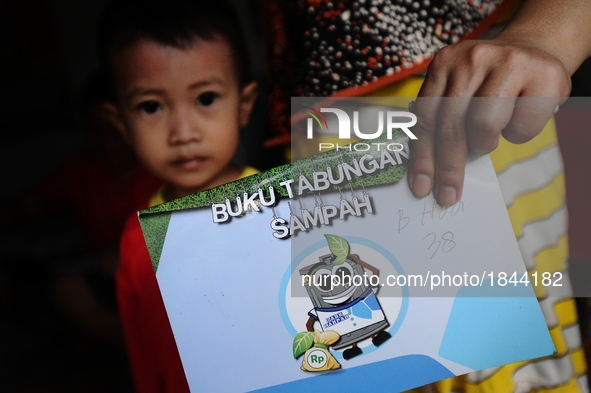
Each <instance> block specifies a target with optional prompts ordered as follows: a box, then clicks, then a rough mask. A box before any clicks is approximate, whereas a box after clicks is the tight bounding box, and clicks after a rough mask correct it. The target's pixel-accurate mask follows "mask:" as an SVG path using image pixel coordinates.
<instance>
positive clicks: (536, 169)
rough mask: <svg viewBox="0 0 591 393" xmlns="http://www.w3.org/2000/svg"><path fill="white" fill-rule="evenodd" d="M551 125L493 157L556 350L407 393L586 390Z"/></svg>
mask: <svg viewBox="0 0 591 393" xmlns="http://www.w3.org/2000/svg"><path fill="white" fill-rule="evenodd" d="M421 83H422V79H421V78H418V77H413V78H409V79H408V80H406V81H402V82H399V83H398V84H395V85H392V86H389V87H387V88H385V89H382V90H380V91H376V92H374V93H373V94H372V96H375V97H379V96H381V97H387V96H390V97H394V96H398V97H401V96H405V97H414V96H416V95H417V94H418V91H419V88H420V86H421ZM555 128H556V127H555V123H554V120H553V119H551V120H550V121H549V122H548V124H547V125H546V127H545V128H544V130H543V131H542V132H541V134H540V135H538V136H537V137H536V138H534V139H533V140H532V141H530V142H528V143H525V144H520V145H514V144H511V143H509V142H507V141H506V140H504V139H502V140H501V141H500V142H499V147H498V148H497V149H496V150H495V151H494V152H493V153H492V154H491V158H492V161H493V166H494V168H495V171H496V172H497V174H498V176H499V183H500V185H501V190H502V192H503V195H504V197H505V201H506V203H507V205H508V212H509V216H510V218H511V222H512V225H513V229H514V231H515V235H516V237H517V239H518V241H519V246H520V249H521V251H522V254H523V256H524V260H525V262H526V266H527V268H528V271H529V274H530V277H533V276H532V275H537V280H538V286H537V287H536V295H537V296H538V300H539V301H540V305H541V307H542V310H543V312H544V317H545V319H546V322H547V324H548V327H549V330H550V334H551V336H552V339H553V340H554V343H555V345H556V348H557V353H556V354H555V355H553V356H548V357H544V358H541V359H532V360H529V361H523V362H518V363H513V364H508V365H504V366H502V367H496V368H494V369H489V370H482V371H478V372H473V373H470V374H467V375H465V376H460V377H455V378H451V379H447V380H443V381H440V382H437V383H435V384H433V385H432V386H429V388H418V389H415V390H412V392H428V391H432V390H429V389H433V388H435V389H436V390H437V391H438V392H439V393H455V392H465V393H523V392H536V393H538V392H539V393H542V392H548V393H555V392H556V393H558V392H569V393H572V392H588V388H587V379H586V370H587V366H586V364H585V357H584V355H583V350H582V348H581V339H580V335H579V331H578V325H577V314H576V308H575V302H574V300H573V299H572V294H571V291H570V285H569V284H568V272H567V269H566V261H567V257H568V254H567V252H568V248H567V236H566V223H565V219H566V213H565V192H564V175H563V173H562V162H561V160H560V156H559V151H558V147H557V138H556V130H555ZM544 273H549V274H550V275H554V274H555V273H556V274H561V275H562V278H561V281H560V283H561V284H563V286H562V287H545V286H543V285H541V283H542V281H541V280H542V279H543V274H544ZM551 279H555V277H554V276H551ZM483 356H486V354H483Z"/></svg>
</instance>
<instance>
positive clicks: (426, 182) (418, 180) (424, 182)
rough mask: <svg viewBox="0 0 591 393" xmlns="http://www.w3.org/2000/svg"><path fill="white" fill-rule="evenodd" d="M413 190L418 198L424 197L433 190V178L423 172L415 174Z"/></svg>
mask: <svg viewBox="0 0 591 393" xmlns="http://www.w3.org/2000/svg"><path fill="white" fill-rule="evenodd" d="M412 191H413V193H414V194H415V196H416V197H418V198H424V197H426V196H427V195H429V193H430V192H431V178H430V177H429V176H427V175H424V174H422V173H418V174H416V175H415V177H414V178H413V181H412Z"/></svg>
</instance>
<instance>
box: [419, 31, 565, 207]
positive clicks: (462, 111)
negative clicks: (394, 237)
mask: <svg viewBox="0 0 591 393" xmlns="http://www.w3.org/2000/svg"><path fill="white" fill-rule="evenodd" d="M570 89H571V80H570V75H569V72H568V71H567V70H566V68H565V66H564V65H563V63H562V62H561V61H560V60H559V59H558V57H556V56H553V55H551V54H550V53H548V52H546V51H543V50H540V49H538V48H536V47H535V45H532V44H530V43H524V42H518V41H511V42H509V41H507V40H502V39H493V40H488V41H462V42H459V43H457V44H454V45H450V46H448V47H445V48H443V49H442V50H440V51H439V52H438V53H437V54H436V56H435V58H434V59H433V62H432V63H431V65H430V66H429V69H428V72H427V77H426V79H425V83H424V84H423V86H422V88H421V91H420V93H419V97H418V98H417V101H416V102H415V106H414V108H413V111H414V113H415V114H416V115H417V119H418V122H417V125H416V126H414V127H413V132H414V133H415V135H416V136H417V138H418V139H417V140H415V141H413V143H412V154H411V160H410V167H409V185H410V188H411V190H412V192H413V193H414V195H415V196H416V197H419V198H423V197H425V196H427V195H429V193H430V192H431V191H433V194H434V196H435V199H436V200H437V202H438V203H439V204H440V205H442V206H451V205H453V204H455V203H456V202H457V201H459V200H460V198H461V195H462V188H463V183H464V168H465V166H466V161H467V157H468V151H473V152H476V153H483V154H484V153H490V152H491V151H493V150H494V149H495V148H496V147H497V145H498V142H499V138H500V136H501V135H503V137H505V139H507V140H508V141H509V142H512V143H524V142H527V141H529V140H531V139H532V138H533V137H535V136H536V135H538V134H539V133H540V131H541V130H542V128H543V127H544V126H545V124H546V123H547V122H548V120H549V119H550V117H551V116H552V114H553V112H554V111H555V109H556V107H557V106H558V105H560V104H562V103H563V102H564V101H565V100H566V98H567V97H568V95H569V93H570ZM473 97H484V98H473Z"/></svg>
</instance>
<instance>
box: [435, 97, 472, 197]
mask: <svg viewBox="0 0 591 393" xmlns="http://www.w3.org/2000/svg"><path fill="white" fill-rule="evenodd" d="M469 102H470V101H469V98H464V97H453V98H451V97H449V98H446V99H444V100H442V101H441V104H440V105H439V111H438V116H437V126H436V133H435V178H434V184H433V195H434V196H435V199H436V200H437V202H438V203H439V204H440V205H441V206H451V205H453V204H455V203H456V202H458V201H459V200H460V197H461V195H462V189H463V185H464V168H465V167H466V162H467V160H468V143H467V138H466V127H465V114H466V112H467V109H468V107H469Z"/></svg>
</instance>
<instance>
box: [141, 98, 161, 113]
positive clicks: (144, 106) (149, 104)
mask: <svg viewBox="0 0 591 393" xmlns="http://www.w3.org/2000/svg"><path fill="white" fill-rule="evenodd" d="M139 108H140V109H141V110H142V111H144V112H146V113H147V114H150V115H151V114H153V113H156V112H158V111H159V110H161V109H162V105H160V103H159V102H158V101H144V102H142V103H140V105H139Z"/></svg>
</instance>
